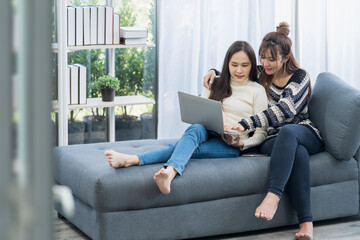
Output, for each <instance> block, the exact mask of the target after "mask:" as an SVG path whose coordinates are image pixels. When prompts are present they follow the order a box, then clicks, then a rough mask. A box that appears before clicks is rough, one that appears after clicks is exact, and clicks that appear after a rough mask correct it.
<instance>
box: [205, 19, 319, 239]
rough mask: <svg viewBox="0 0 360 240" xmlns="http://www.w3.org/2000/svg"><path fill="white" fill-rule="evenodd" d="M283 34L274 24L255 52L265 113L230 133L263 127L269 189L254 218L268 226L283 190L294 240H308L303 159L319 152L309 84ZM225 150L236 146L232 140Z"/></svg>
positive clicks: (306, 177) (309, 221)
mask: <svg viewBox="0 0 360 240" xmlns="http://www.w3.org/2000/svg"><path fill="white" fill-rule="evenodd" d="M288 34H289V25H288V24H287V23H280V25H279V27H277V31H276V32H270V33H268V34H267V35H266V36H265V37H264V39H263V41H262V43H261V46H260V49H259V55H260V57H261V60H260V62H261V64H262V66H261V67H259V68H258V69H259V71H260V74H259V82H260V83H261V84H262V85H263V86H264V88H265V90H266V92H267V95H268V101H269V108H268V109H266V110H264V111H263V112H261V113H259V114H256V115H253V116H251V117H249V118H244V119H242V120H241V121H240V122H239V123H237V124H235V125H233V126H231V127H230V129H235V130H238V131H240V132H242V131H248V130H254V129H256V128H258V127H268V131H267V132H268V136H267V139H266V141H265V142H264V143H263V144H262V145H261V146H260V151H261V152H262V153H266V154H268V155H270V156H271V158H270V185H269V188H268V193H267V195H266V197H265V199H264V200H263V201H262V203H261V204H260V206H259V207H258V208H257V209H256V210H255V216H256V217H258V218H263V219H265V220H271V219H272V218H273V217H274V215H275V212H276V210H277V207H278V203H279V201H280V199H281V196H282V193H283V191H284V189H285V186H286V188H287V193H288V195H289V198H290V201H291V203H292V206H293V207H294V208H295V210H296V212H297V216H298V221H299V224H300V230H299V231H298V232H297V233H296V235H295V237H296V238H297V239H306V240H311V239H312V238H313V223H312V212H311V205H310V188H311V185H310V167H309V154H315V153H318V152H320V151H321V150H322V147H323V145H322V140H321V136H320V133H319V131H318V130H317V129H316V127H315V126H314V125H313V124H312V122H311V121H310V119H309V113H308V103H309V99H310V94H311V85H310V78H309V75H308V74H307V73H306V72H305V71H304V70H302V69H300V67H299V65H298V63H297V62H296V59H295V58H294V56H293V54H292V51H291V40H290V38H288V37H287V35H288ZM213 79H214V71H210V72H209V73H208V74H207V75H206V76H205V77H204V86H205V87H210V86H211V83H212V81H213ZM228 144H230V145H233V146H236V145H237V143H236V140H232V141H228Z"/></svg>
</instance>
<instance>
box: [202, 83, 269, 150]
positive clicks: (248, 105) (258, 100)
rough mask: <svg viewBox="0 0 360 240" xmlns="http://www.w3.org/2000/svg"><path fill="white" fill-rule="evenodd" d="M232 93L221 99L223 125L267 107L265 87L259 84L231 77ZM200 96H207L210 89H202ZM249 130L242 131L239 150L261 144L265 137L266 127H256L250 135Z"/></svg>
mask: <svg viewBox="0 0 360 240" xmlns="http://www.w3.org/2000/svg"><path fill="white" fill-rule="evenodd" d="M230 85H231V90H232V95H231V96H230V97H228V98H225V99H224V100H223V101H222V106H223V112H224V113H225V125H233V124H235V123H237V122H239V121H240V120H241V119H244V118H249V117H251V116H253V115H255V114H257V113H260V112H262V111H264V110H265V109H267V107H268V101H267V96H266V93H265V89H264V88H263V86H261V85H260V84H258V83H256V82H253V81H250V80H249V79H245V80H243V81H241V82H238V81H236V80H235V79H233V78H231V84H230ZM201 96H202V97H205V98H209V96H210V90H209V89H207V88H204V89H203V92H202V94H201ZM250 132H251V131H245V132H242V133H241V134H240V135H241V140H242V141H243V142H244V147H242V148H241V150H245V149H248V148H250V147H254V146H257V145H259V144H261V143H262V142H263V141H264V140H265V138H266V128H257V129H256V130H255V133H254V135H253V136H252V137H249V133H250Z"/></svg>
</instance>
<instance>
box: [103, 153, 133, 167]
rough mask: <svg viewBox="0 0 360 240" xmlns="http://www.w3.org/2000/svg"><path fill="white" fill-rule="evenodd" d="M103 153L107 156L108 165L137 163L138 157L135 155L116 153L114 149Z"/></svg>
mask: <svg viewBox="0 0 360 240" xmlns="http://www.w3.org/2000/svg"><path fill="white" fill-rule="evenodd" d="M104 154H105V156H107V158H108V162H109V165H110V166H111V167H113V168H121V167H129V166H133V165H139V158H138V156H136V155H128V154H123V153H118V152H116V151H114V150H107V151H105V152H104Z"/></svg>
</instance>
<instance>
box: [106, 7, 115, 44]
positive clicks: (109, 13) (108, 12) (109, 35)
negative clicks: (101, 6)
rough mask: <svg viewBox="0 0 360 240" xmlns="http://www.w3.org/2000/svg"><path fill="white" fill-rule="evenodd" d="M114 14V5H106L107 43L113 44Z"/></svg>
mask: <svg viewBox="0 0 360 240" xmlns="http://www.w3.org/2000/svg"><path fill="white" fill-rule="evenodd" d="M113 15H114V9H113V8H112V7H109V6H106V7H105V44H113V30H114V29H113Z"/></svg>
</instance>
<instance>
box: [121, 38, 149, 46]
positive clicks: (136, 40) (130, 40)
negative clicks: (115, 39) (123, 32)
mask: <svg viewBox="0 0 360 240" xmlns="http://www.w3.org/2000/svg"><path fill="white" fill-rule="evenodd" d="M120 44H125V45H143V44H146V38H120Z"/></svg>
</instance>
